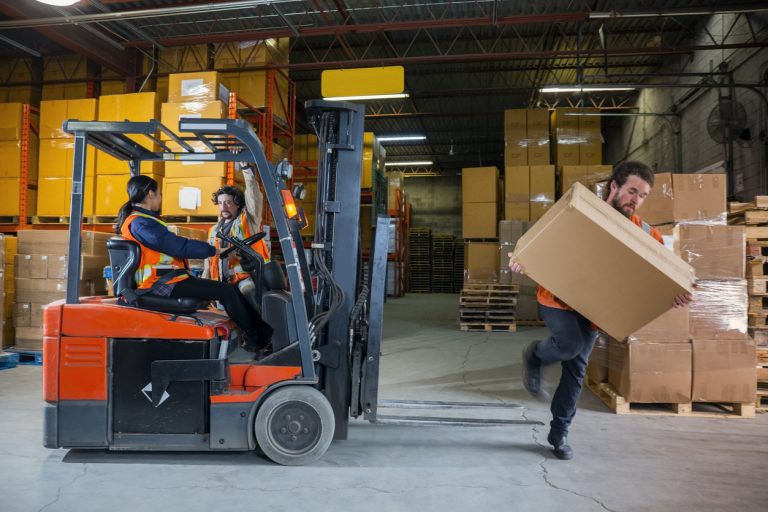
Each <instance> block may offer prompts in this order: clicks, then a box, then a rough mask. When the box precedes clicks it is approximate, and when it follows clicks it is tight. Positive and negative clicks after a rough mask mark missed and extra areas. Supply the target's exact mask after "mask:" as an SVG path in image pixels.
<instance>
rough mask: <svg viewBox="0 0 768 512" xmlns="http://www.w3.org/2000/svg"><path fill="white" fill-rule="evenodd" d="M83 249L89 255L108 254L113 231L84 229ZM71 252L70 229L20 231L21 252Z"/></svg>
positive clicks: (81, 245)
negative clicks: (108, 244)
mask: <svg viewBox="0 0 768 512" xmlns="http://www.w3.org/2000/svg"><path fill="white" fill-rule="evenodd" d="M81 236H82V239H81V244H80V247H81V250H82V253H83V254H88V255H100V254H101V255H106V254H107V240H109V239H110V238H111V237H113V236H114V234H113V233H100V232H97V231H83V232H82V233H81ZM67 252H69V231H67V230H52V229H51V230H48V229H27V230H24V231H19V236H18V253H19V254H66V253H67Z"/></svg>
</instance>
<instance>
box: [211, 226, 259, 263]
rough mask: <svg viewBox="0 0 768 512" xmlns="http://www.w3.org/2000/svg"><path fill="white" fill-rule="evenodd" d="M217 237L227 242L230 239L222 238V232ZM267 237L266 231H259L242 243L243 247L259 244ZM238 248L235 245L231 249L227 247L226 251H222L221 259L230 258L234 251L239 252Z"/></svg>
mask: <svg viewBox="0 0 768 512" xmlns="http://www.w3.org/2000/svg"><path fill="white" fill-rule="evenodd" d="M216 236H217V237H219V238H221V239H223V240H226V238H229V237H226V238H225V237H222V236H221V233H220V232H219V233H217V234H216ZM266 236H267V233H266V231H259V232H258V233H256V234H255V235H252V236H249V237H248V238H246V239H245V240H242V241H240V243H242V244H243V245H251V244H254V243H256V242H258V241H259V240H263V239H264V237H266ZM237 248H238V247H237V246H236V245H235V244H232V245H231V246H230V247H227V248H226V249H224V250H223V251H221V254H219V258H226V257H227V256H229V254H230V253H231V252H232V251H234V250H237Z"/></svg>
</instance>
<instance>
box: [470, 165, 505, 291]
mask: <svg viewBox="0 0 768 512" xmlns="http://www.w3.org/2000/svg"><path fill="white" fill-rule="evenodd" d="M499 187H500V182H499V170H498V169H497V168H496V167H468V168H464V169H462V171H461V201H462V204H461V231H462V238H464V240H465V244H466V245H465V249H464V257H465V261H464V280H465V282H473V283H477V282H496V281H497V280H498V270H499V246H498V241H497V240H498V232H497V229H498V223H499V206H500V204H499Z"/></svg>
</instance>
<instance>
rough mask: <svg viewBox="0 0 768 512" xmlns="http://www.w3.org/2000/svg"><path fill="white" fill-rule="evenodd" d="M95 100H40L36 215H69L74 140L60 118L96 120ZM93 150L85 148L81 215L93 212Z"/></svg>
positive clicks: (94, 150)
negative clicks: (83, 191)
mask: <svg viewBox="0 0 768 512" xmlns="http://www.w3.org/2000/svg"><path fill="white" fill-rule="evenodd" d="M97 112H98V101H97V100H96V99H93V98H92V99H78V100H47V101H43V102H41V103H40V159H39V162H40V173H39V175H40V177H39V181H38V184H37V186H38V199H39V200H38V203H37V215H38V216H40V217H45V216H52V217H66V216H69V215H70V211H69V209H70V201H71V191H72V172H73V167H72V164H73V159H74V148H75V141H74V138H73V137H72V135H70V134H69V133H67V132H65V131H64V129H63V123H64V121H66V120H68V119H77V120H79V121H94V120H96V119H97ZM95 168H96V149H95V148H94V147H93V146H90V145H89V146H88V148H87V149H86V167H85V195H84V196H83V215H86V216H90V215H93V214H94V192H95V190H96V173H95V171H94V170H95Z"/></svg>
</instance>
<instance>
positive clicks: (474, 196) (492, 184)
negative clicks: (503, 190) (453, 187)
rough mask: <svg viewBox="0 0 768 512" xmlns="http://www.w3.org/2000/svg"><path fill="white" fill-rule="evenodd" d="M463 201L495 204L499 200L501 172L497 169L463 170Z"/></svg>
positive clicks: (466, 168)
mask: <svg viewBox="0 0 768 512" xmlns="http://www.w3.org/2000/svg"><path fill="white" fill-rule="evenodd" d="M461 200H462V202H464V203H495V202H497V201H498V200H499V170H498V169H497V168H496V167H465V168H464V169H462V170H461Z"/></svg>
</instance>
